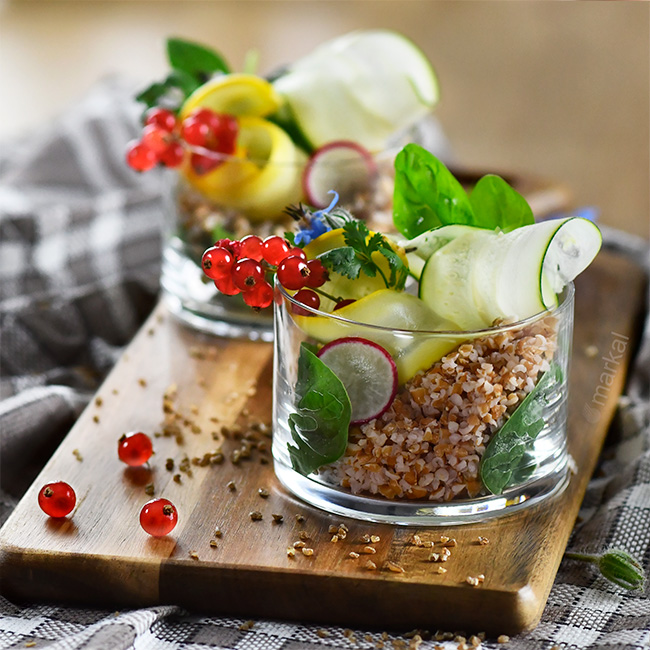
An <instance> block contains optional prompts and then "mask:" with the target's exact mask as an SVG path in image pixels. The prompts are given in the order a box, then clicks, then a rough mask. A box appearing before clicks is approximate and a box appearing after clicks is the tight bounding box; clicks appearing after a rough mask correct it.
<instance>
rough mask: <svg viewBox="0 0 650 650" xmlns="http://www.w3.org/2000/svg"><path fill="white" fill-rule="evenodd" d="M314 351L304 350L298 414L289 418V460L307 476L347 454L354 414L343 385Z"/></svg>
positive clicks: (302, 347)
mask: <svg viewBox="0 0 650 650" xmlns="http://www.w3.org/2000/svg"><path fill="white" fill-rule="evenodd" d="M310 347H311V346H308V345H306V344H302V345H301V347H300V356H299V358H298V380H297V382H296V389H295V393H296V403H295V412H294V413H292V414H291V415H290V416H289V428H290V430H291V437H292V439H293V443H294V444H291V443H290V444H289V445H288V450H289V456H290V458H291V464H292V466H293V468H294V469H295V470H296V471H297V472H300V473H301V474H303V475H304V476H307V475H308V474H311V473H312V472H313V471H315V470H317V469H318V468H319V467H321V466H322V465H327V464H328V463H333V462H334V461H335V460H338V459H339V458H340V457H341V456H342V455H343V454H344V453H345V449H346V447H347V444H348V429H349V426H350V417H351V413H352V406H351V405H350V398H349V397H348V394H347V392H346V390H345V387H344V386H343V383H342V382H341V380H340V379H339V378H338V377H337V376H336V375H335V374H334V373H333V372H332V371H331V370H330V369H329V368H328V367H327V366H326V365H325V364H324V363H323V362H322V361H321V360H320V359H319V358H318V357H317V356H316V354H315V353H314V351H313V348H312V349H310Z"/></svg>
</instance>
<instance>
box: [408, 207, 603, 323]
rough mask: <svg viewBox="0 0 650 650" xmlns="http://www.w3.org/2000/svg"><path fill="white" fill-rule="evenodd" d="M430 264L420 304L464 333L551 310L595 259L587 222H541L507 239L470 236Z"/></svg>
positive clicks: (593, 233) (595, 235)
mask: <svg viewBox="0 0 650 650" xmlns="http://www.w3.org/2000/svg"><path fill="white" fill-rule="evenodd" d="M469 230H470V231H468V232H467V233H465V234H462V235H460V236H459V237H457V238H456V239H454V240H453V241H451V242H449V243H448V244H446V245H445V246H443V247H442V248H439V249H438V250H437V251H435V252H434V253H433V254H432V255H431V257H430V258H429V259H428V261H427V263H426V264H425V266H424V269H423V270H422V274H421V277H420V290H419V296H420V298H421V299H422V300H424V302H426V303H427V304H428V305H429V306H430V307H431V308H432V309H433V310H434V311H435V312H436V313H438V314H439V315H440V316H441V317H443V318H445V319H448V320H451V321H453V322H455V323H457V324H458V325H459V326H460V327H461V328H463V329H466V330H473V329H481V328H484V327H489V326H490V325H492V323H493V322H494V321H495V320H496V319H499V318H514V319H516V320H522V319H524V318H528V317H530V316H533V315H535V314H537V313H539V312H541V311H544V310H545V309H552V308H553V307H555V305H556V304H557V294H558V293H559V292H560V291H561V290H562V288H563V287H564V286H565V285H566V284H567V283H568V282H571V281H572V280H573V279H574V278H575V277H576V276H577V275H579V274H580V273H581V272H582V271H583V270H584V269H585V268H587V266H588V265H589V264H590V263H591V261H592V260H593V259H594V257H595V256H596V254H597V253H598V251H599V249H600V246H601V243H602V237H601V235H600V231H599V230H598V228H597V227H596V226H595V225H594V224H593V223H592V222H591V221H588V220H587V219H582V218H578V217H569V218H567V219H557V220H549V221H543V222H541V223H536V224H533V225H530V226H523V227H521V228H517V229H516V230H513V231H511V232H509V233H502V232H494V231H488V230H481V229H478V228H471V227H470V229H469Z"/></svg>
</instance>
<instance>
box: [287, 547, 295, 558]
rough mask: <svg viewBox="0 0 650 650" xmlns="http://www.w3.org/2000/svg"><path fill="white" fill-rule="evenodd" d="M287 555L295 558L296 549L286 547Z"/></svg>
mask: <svg viewBox="0 0 650 650" xmlns="http://www.w3.org/2000/svg"><path fill="white" fill-rule="evenodd" d="M287 555H288V556H289V557H296V549H295V548H293V547H292V546H288V547H287Z"/></svg>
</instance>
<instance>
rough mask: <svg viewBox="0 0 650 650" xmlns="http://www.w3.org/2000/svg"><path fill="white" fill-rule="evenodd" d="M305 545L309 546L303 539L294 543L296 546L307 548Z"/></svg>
mask: <svg viewBox="0 0 650 650" xmlns="http://www.w3.org/2000/svg"><path fill="white" fill-rule="evenodd" d="M305 546H307V544H305V542H302V541H297V542H294V543H293V547H294V548H305Z"/></svg>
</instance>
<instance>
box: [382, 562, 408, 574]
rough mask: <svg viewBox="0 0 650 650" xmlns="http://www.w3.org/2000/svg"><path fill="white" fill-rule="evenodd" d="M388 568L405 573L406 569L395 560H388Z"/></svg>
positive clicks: (394, 571)
mask: <svg viewBox="0 0 650 650" xmlns="http://www.w3.org/2000/svg"><path fill="white" fill-rule="evenodd" d="M386 568H387V569H388V570H389V571H392V572H393V573H405V571H404V569H403V568H402V567H401V566H400V565H399V564H396V563H395V562H390V561H388V562H386Z"/></svg>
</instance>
